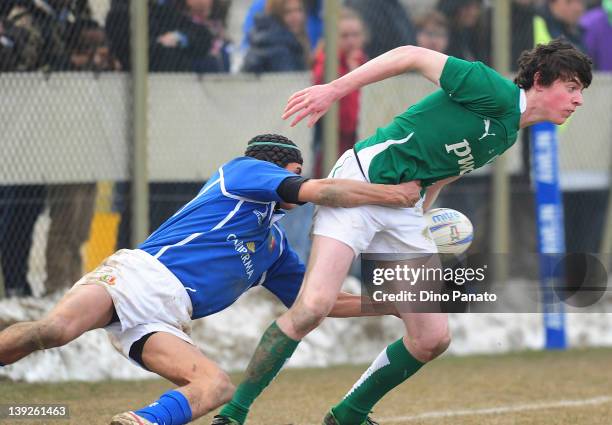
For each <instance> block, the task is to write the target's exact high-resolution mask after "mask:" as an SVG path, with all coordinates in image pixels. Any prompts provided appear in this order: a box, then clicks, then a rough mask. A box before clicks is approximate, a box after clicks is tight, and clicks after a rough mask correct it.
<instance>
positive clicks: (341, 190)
mask: <svg viewBox="0 0 612 425" xmlns="http://www.w3.org/2000/svg"><path fill="white" fill-rule="evenodd" d="M420 193H421V184H420V182H419V181H417V180H415V181H411V182H407V183H402V184H397V185H387V184H371V183H365V182H360V181H356V180H348V179H318V180H308V181H306V182H304V183H303V184H302V186H301V187H300V191H299V193H298V199H299V201H300V202H312V203H313V204H317V205H325V206H328V207H343V208H351V207H358V206H360V205H384V206H388V207H405V208H408V207H413V206H414V205H415V204H416V203H417V202H418V200H419V199H420V196H421V195H420Z"/></svg>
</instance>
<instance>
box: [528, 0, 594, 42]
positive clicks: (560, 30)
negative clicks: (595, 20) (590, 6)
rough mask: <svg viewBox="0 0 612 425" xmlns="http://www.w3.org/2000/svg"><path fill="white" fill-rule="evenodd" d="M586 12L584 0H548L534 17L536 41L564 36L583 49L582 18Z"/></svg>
mask: <svg viewBox="0 0 612 425" xmlns="http://www.w3.org/2000/svg"><path fill="white" fill-rule="evenodd" d="M583 13H584V0H547V2H546V5H544V7H542V8H540V9H539V10H538V16H536V18H535V19H534V31H535V33H534V38H535V41H536V43H540V42H546V41H548V40H550V39H553V38H558V37H564V38H566V39H567V40H568V41H569V42H571V43H572V44H573V45H574V46H576V47H577V48H579V49H581V50H583V51H584V50H585V49H584V45H583V44H582V28H581V27H580V18H581V17H582V15H583Z"/></svg>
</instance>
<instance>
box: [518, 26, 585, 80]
mask: <svg viewBox="0 0 612 425" xmlns="http://www.w3.org/2000/svg"><path fill="white" fill-rule="evenodd" d="M592 65H593V63H592V62H591V59H590V58H589V57H588V56H587V55H585V54H584V53H582V52H581V51H579V50H578V49H576V48H575V47H574V46H573V45H572V44H571V43H569V42H568V41H567V40H565V39H563V38H557V39H554V40H552V41H550V42H549V43H548V44H538V45H537V46H536V47H534V48H533V49H531V50H525V51H524V52H523V53H521V56H520V57H519V59H518V73H517V75H516V78H515V79H514V82H515V83H516V84H517V85H518V86H519V87H521V88H522V89H525V90H529V89H530V88H531V87H532V86H533V84H534V79H535V74H536V73H539V80H538V81H539V83H540V84H542V85H543V86H544V87H548V86H550V85H551V84H552V83H553V82H555V80H557V79H558V78H561V80H563V81H572V80H574V79H577V80H579V81H580V83H582V85H583V86H584V88H587V87H588V86H589V85H590V84H591V80H592V79H593V74H592V71H591V67H592Z"/></svg>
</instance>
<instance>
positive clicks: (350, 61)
mask: <svg viewBox="0 0 612 425" xmlns="http://www.w3.org/2000/svg"><path fill="white" fill-rule="evenodd" d="M338 36H339V40H338V41H339V42H338V73H339V75H340V76H342V75H345V74H348V73H349V72H351V71H352V70H353V69H355V68H357V67H358V66H359V65H362V64H364V63H365V62H366V61H367V56H366V54H365V52H364V46H365V42H366V40H367V35H366V30H365V25H364V23H363V21H362V20H361V18H360V16H359V15H358V14H357V13H356V12H354V11H352V10H350V9H344V10H343V11H342V13H341V16H340V21H339V23H338ZM324 68H325V49H324V45H323V43H320V44H319V46H318V48H317V51H316V52H315V57H314V64H313V80H314V83H315V84H322V83H323V77H324V75H323V74H324V72H325V69H324ZM339 112H340V123H339V125H340V128H339V130H340V140H339V145H338V152H340V153H342V152H345V151H346V150H347V149H350V148H352V147H353V145H354V144H355V142H356V141H357V124H358V118H359V90H355V91H354V92H352V93H350V94H348V95H347V96H345V97H344V98H342V99H341V100H340V108H339ZM319 146H320V143H316V142H315V151H316V158H317V160H316V164H315V175H316V176H321V175H322V170H321V159H322V158H321V154H320V149H317V148H318V147H319Z"/></svg>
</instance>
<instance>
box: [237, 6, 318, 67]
mask: <svg viewBox="0 0 612 425" xmlns="http://www.w3.org/2000/svg"><path fill="white" fill-rule="evenodd" d="M305 18H306V15H305V11H304V3H303V2H302V0H267V2H266V9H265V13H264V14H259V15H257V16H255V25H254V27H253V28H252V29H251V32H250V33H249V42H250V47H249V50H248V52H247V54H246V57H245V58H244V63H243V71H245V72H256V73H262V72H284V71H304V70H306V69H307V67H308V65H309V62H310V60H309V56H310V48H309V45H308V37H307V35H306V27H305Z"/></svg>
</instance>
